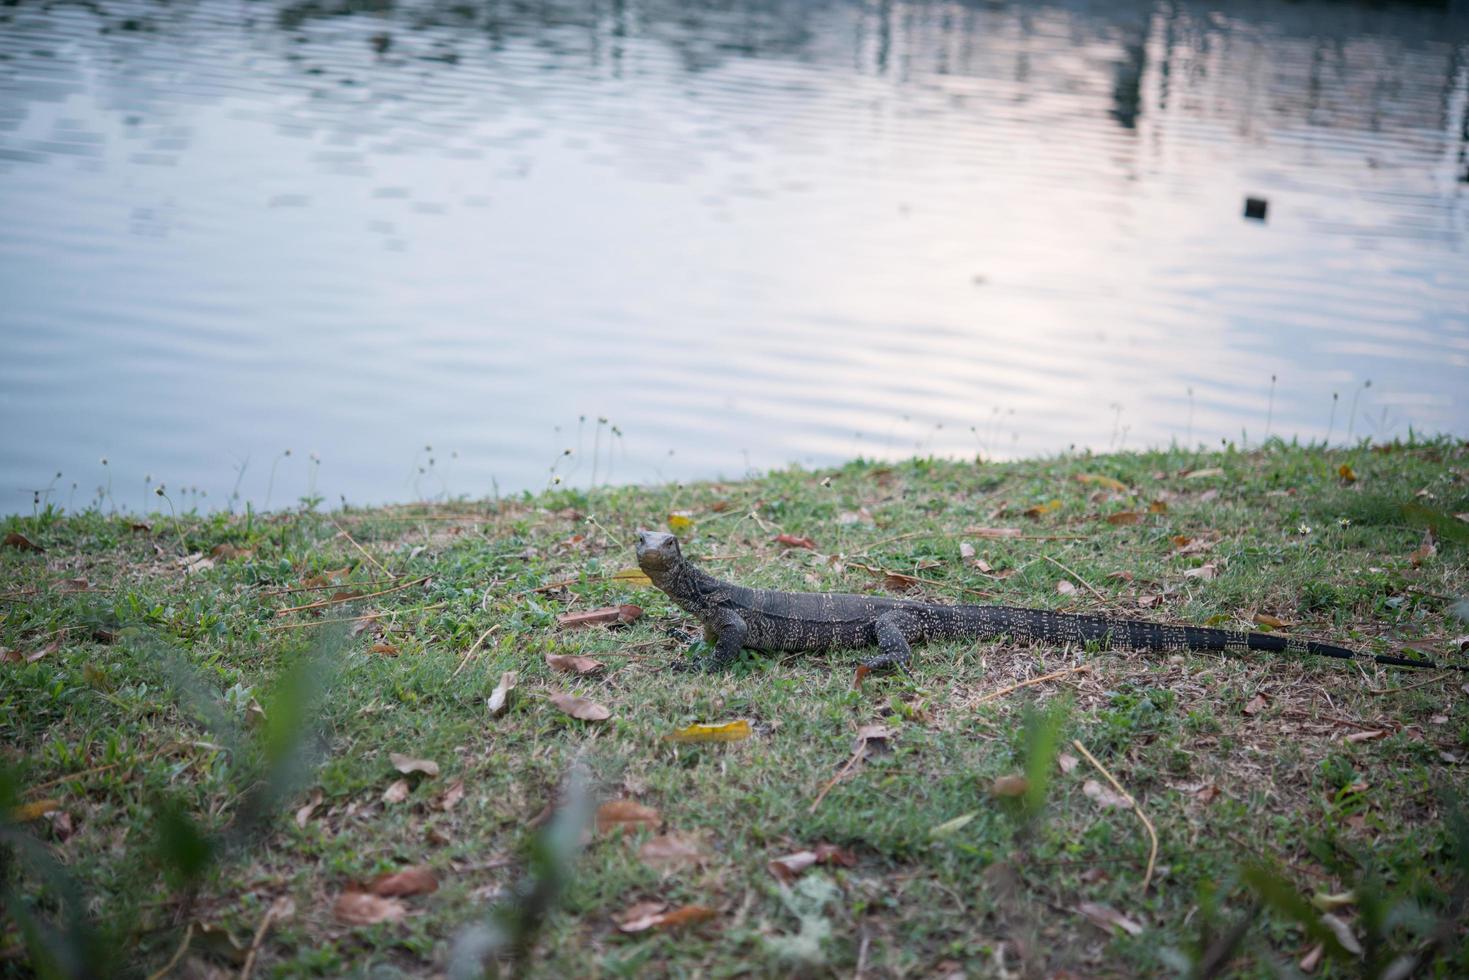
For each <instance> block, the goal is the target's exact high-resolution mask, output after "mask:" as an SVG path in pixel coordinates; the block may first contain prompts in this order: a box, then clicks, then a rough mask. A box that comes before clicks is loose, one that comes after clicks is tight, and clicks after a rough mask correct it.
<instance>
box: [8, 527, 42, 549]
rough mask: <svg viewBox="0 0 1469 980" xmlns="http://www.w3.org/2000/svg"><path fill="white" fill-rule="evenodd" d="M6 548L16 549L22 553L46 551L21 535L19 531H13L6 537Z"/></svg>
mask: <svg viewBox="0 0 1469 980" xmlns="http://www.w3.org/2000/svg"><path fill="white" fill-rule="evenodd" d="M5 546H6V547H7V548H16V549H18V550H20V551H45V550H46V549H45V548H42V547H41V546H40V545H38V544H36V543H35V542H34V541H32V540H31V539H30V538H28V537H26V536H25V535H24V534H21V533H20V532H19V531H11V532H10V533H9V534H7V535H5Z"/></svg>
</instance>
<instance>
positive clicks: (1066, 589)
mask: <svg viewBox="0 0 1469 980" xmlns="http://www.w3.org/2000/svg"><path fill="white" fill-rule="evenodd" d="M1075 591H1076V586H1075V585H1073V584H1071V580H1070V579H1064V578H1063V579H1061V580H1060V581H1059V582H1057V583H1056V592H1057V594H1058V595H1070V594H1071V593H1073V592H1075Z"/></svg>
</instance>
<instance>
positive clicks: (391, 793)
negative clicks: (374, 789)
mask: <svg viewBox="0 0 1469 980" xmlns="http://www.w3.org/2000/svg"><path fill="white" fill-rule="evenodd" d="M406 799H408V780H406V779H395V780H393V782H392V783H391V784H389V786H388V788H387V789H385V790H383V802H384V803H402V802H403V801H404V800H406Z"/></svg>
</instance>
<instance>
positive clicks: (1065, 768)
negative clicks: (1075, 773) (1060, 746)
mask: <svg viewBox="0 0 1469 980" xmlns="http://www.w3.org/2000/svg"><path fill="white" fill-rule="evenodd" d="M1080 763H1081V760H1080V759H1078V758H1077V757H1076V756H1074V755H1072V754H1071V753H1070V752H1062V753H1061V754H1060V755H1058V756H1056V765H1058V766H1060V767H1061V771H1062V772H1064V773H1069V772H1071V771H1072V770H1074V769H1075V768H1076V767H1077V766H1078V765H1080Z"/></svg>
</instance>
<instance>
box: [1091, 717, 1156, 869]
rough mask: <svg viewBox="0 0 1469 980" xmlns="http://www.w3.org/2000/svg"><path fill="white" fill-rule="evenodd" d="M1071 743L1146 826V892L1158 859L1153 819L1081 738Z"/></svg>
mask: <svg viewBox="0 0 1469 980" xmlns="http://www.w3.org/2000/svg"><path fill="white" fill-rule="evenodd" d="M1071 744H1072V745H1074V746H1076V751H1078V752H1080V753H1081V754H1082V755H1084V756H1086V761H1087V762H1090V763H1091V764H1092V765H1093V766H1094V767H1095V768H1096V770H1097V772H1099V773H1101V774H1102V775H1103V776H1105V777H1107V782H1109V783H1111V784H1112V788H1113V789H1115V790H1116V791H1117V792H1118V794H1119V795H1121V796H1122V798H1123V799H1125V800H1127V802H1128V803H1129V804H1131V806H1132V812H1133V813H1136V814H1137V818H1138V819H1139V820H1141V821H1142V822H1143V826H1144V827H1145V828H1147V831H1148V841H1149V847H1148V868H1147V870H1146V871H1145V872H1143V889H1142V890H1143V893H1144V894H1146V893H1147V891H1148V884H1149V883H1150V882H1151V881H1152V880H1153V867H1154V865H1155V864H1156V863H1157V860H1158V832H1157V831H1156V830H1154V829H1153V821H1151V820H1149V819H1148V815H1147V814H1146V813H1144V812H1143V808H1142V807H1140V806H1138V805H1137V800H1135V799H1133V797H1132V794H1131V793H1129V792H1128V791H1127V790H1125V789H1123V788H1122V784H1121V783H1119V782H1118V781H1117V780H1116V779H1114V778H1113V777H1112V774H1111V773H1110V772H1108V771H1107V767H1106V766H1104V765H1102V764H1101V763H1100V762H1098V761H1097V757H1096V756H1094V755H1092V754H1091V753H1090V752H1088V751H1087V748H1086V746H1085V745H1082V744H1081V739H1079V738H1073V739H1072V740H1071Z"/></svg>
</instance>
